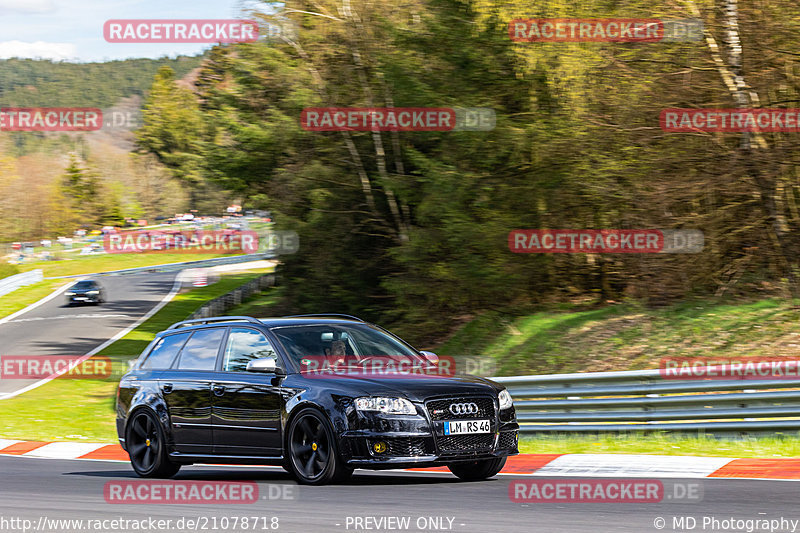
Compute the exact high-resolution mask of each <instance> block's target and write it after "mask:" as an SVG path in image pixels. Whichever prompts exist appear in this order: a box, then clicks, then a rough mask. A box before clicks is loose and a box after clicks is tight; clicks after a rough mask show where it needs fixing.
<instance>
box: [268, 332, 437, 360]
mask: <svg viewBox="0 0 800 533" xmlns="http://www.w3.org/2000/svg"><path fill="white" fill-rule="evenodd" d="M272 332H273V333H274V334H275V336H277V337H278V339H279V340H280V342H281V344H282V345H283V347H284V349H285V350H286V352H287V353H288V355H289V356H290V357H291V358H292V360H293V361H294V362H295V363H297V364H301V362H302V361H303V360H304V359H306V358H308V357H329V356H341V357H348V358H354V359H356V360H360V359H365V358H367V357H391V358H393V359H403V360H407V361H410V362H413V363H416V364H424V363H425V359H423V358H422V357H421V356H419V355H418V354H417V352H415V351H414V349H413V348H411V347H410V346H408V345H406V344H405V343H403V342H402V341H401V340H400V339H398V338H396V337H393V336H392V335H389V334H388V333H386V332H385V331H383V330H381V329H380V328H377V327H375V326H371V325H369V324H319V325H308V326H281V327H276V328H272Z"/></svg>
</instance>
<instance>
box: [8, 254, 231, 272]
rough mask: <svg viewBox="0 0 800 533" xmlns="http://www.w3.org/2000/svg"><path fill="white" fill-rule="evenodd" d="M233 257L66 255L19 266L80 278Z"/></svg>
mask: <svg viewBox="0 0 800 533" xmlns="http://www.w3.org/2000/svg"><path fill="white" fill-rule="evenodd" d="M226 255H230V254H194V253H192V254H189V253H177V254H171V253H152V254H100V255H72V256H70V255H64V254H62V256H61V257H63V258H62V259H59V260H57V261H34V262H31V263H23V264H21V265H17V268H18V269H19V271H20V272H28V271H30V270H36V269H37V268H40V269H42V272H43V274H44V277H46V278H52V277H55V276H79V275H82V274H93V273H95V272H107V271H109V270H123V269H126V268H139V267H146V266H155V265H164V264H167V263H183V262H186V261H202V260H204V259H214V258H217V257H224V256H226Z"/></svg>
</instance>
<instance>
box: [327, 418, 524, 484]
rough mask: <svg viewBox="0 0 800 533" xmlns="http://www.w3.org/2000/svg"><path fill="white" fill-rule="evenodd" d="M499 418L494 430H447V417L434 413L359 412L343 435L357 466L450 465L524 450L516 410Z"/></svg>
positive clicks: (350, 459) (344, 447) (349, 461)
mask: <svg viewBox="0 0 800 533" xmlns="http://www.w3.org/2000/svg"><path fill="white" fill-rule="evenodd" d="M502 414H503V415H504V416H501V417H497V418H494V419H493V420H492V423H491V431H490V432H489V433H479V434H467V435H445V434H444V429H443V425H442V423H441V421H431V420H430V418H429V417H428V416H425V415H424V414H420V415H419V416H386V415H379V414H368V415H364V414H363V413H359V414H357V415H356V419H355V420H353V419H351V422H352V423H351V424H350V427H351V428H353V429H350V430H348V431H345V432H343V433H342V434H341V435H340V447H341V451H342V455H343V457H344V458H345V461H346V463H347V464H348V466H351V467H357V468H374V469H380V468H402V467H411V468H413V467H420V466H426V467H427V466H437V465H446V464H451V463H457V462H464V461H476V460H481V459H493V458H498V457H507V456H510V455H517V454H518V453H519V448H518V445H519V442H518V441H519V424H518V423H517V421H516V417H515V415H514V412H513V409H512V410H511V412H507V413H502Z"/></svg>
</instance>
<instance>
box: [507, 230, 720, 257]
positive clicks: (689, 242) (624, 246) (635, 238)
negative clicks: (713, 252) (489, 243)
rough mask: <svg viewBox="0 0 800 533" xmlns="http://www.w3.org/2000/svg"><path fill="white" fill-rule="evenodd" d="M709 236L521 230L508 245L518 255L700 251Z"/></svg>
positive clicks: (669, 232)
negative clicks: (705, 237)
mask: <svg viewBox="0 0 800 533" xmlns="http://www.w3.org/2000/svg"><path fill="white" fill-rule="evenodd" d="M704 242H705V239H704V236H703V232H701V231H699V230H659V229H602V230H595V229H517V230H512V231H511V232H510V233H509V234H508V248H509V250H511V251H512V252H514V253H518V254H581V253H584V254H588V253H591V254H625V253H627V254H648V253H649V254H657V253H698V252H701V251H702V250H703V245H704Z"/></svg>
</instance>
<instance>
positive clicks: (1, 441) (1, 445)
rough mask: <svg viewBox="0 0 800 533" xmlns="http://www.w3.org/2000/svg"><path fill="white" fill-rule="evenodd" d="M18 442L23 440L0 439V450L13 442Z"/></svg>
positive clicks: (13, 443)
mask: <svg viewBox="0 0 800 533" xmlns="http://www.w3.org/2000/svg"><path fill="white" fill-rule="evenodd" d="M20 442H24V441H21V440H8V439H0V451H2V450H4V449H6V448H8V447H9V446H13V445H15V444H19V443H20Z"/></svg>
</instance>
